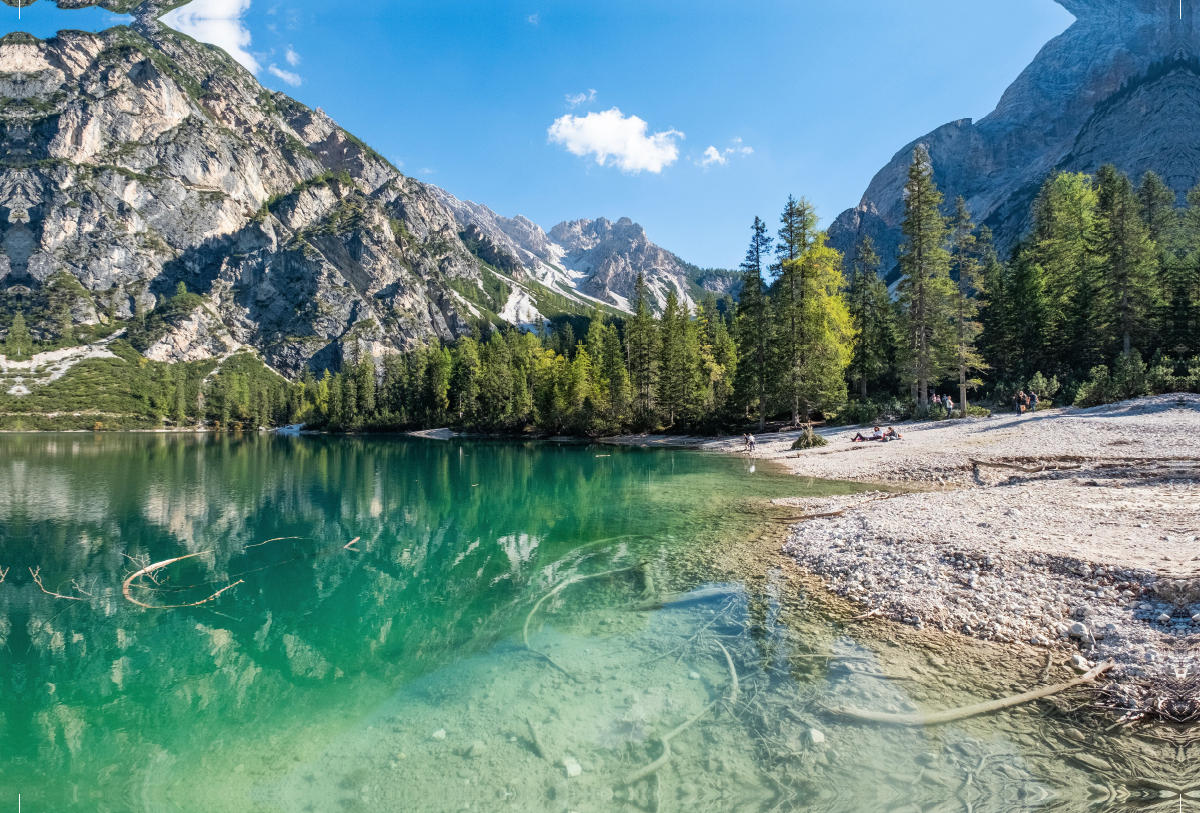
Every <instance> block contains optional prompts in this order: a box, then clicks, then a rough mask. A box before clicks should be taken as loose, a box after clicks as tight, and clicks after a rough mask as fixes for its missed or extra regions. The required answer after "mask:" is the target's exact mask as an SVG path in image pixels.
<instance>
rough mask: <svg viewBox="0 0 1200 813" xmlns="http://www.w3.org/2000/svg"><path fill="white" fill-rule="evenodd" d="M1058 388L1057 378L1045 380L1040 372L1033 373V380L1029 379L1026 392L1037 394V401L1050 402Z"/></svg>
mask: <svg viewBox="0 0 1200 813" xmlns="http://www.w3.org/2000/svg"><path fill="white" fill-rule="evenodd" d="M1060 388H1061V387H1060V385H1059V383H1058V377H1057V376H1051V377H1050V378H1049V379H1047V378H1046V377H1045V376H1044V375H1042V373H1041V371H1038V372H1036V373H1034V374H1033V378H1031V379H1029V384H1028V385H1026V390H1028V391H1030V392H1036V393H1037V397H1038V399H1039V401H1048V400H1050V399H1051V398H1053V397H1054V396H1055V394H1056V393H1057V392H1058V391H1059V389H1060Z"/></svg>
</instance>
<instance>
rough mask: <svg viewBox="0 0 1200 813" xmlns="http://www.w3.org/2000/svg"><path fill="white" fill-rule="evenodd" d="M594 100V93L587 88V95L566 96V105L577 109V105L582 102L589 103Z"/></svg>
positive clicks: (593, 90) (569, 94) (591, 89)
mask: <svg viewBox="0 0 1200 813" xmlns="http://www.w3.org/2000/svg"><path fill="white" fill-rule="evenodd" d="M595 99H596V91H595V89H593V88H588V92H587V93H574V94H572V93H568V94H567V104H569V105H571V107H579V105H581V104H583V103H584V102H591V101H594V100H595Z"/></svg>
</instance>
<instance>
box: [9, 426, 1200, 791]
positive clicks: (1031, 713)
mask: <svg viewBox="0 0 1200 813" xmlns="http://www.w3.org/2000/svg"><path fill="white" fill-rule="evenodd" d="M855 488H856V487H855V486H851V485H848V484H837V483H812V482H808V481H802V480H799V479H797V478H792V477H786V476H781V475H778V474H774V473H771V472H765V471H762V470H761V469H760V470H759V471H756V472H751V470H750V467H749V465H748V463H747V461H744V460H741V459H738V458H732V457H724V456H713V455H706V454H703V453H697V452H684V451H665V450H658V451H641V450H632V449H619V448H609V447H593V446H557V445H549V444H508V443H482V442H477V443H473V442H451V443H446V442H439V441H429V440H419V439H408V438H394V439H344V438H342V439H330V438H275V437H256V436H252V437H246V438H240V439H235V438H218V439H198V438H194V437H186V438H184V437H163V436H147V435H105V436H97V437H93V436H90V435H8V436H0V567H2V568H4V570H5V572H6V574H7V575H6V577H5V580H4V582H3V584H0V638H2V639H3V648H2V649H0V799H5V800H7V799H9V798H12V799H15V797H16V795H17V793H20V794H21V795H22V800H23V810H26V811H35V812H36V811H44V810H45V811H48V810H54V811H69V810H80V811H83V810H87V811H93V810H99V811H139V813H140V812H141V811H146V812H149V811H160V810H180V811H189V812H190V811H227V810H253V811H289V812H290V811H309V810H314V811H315V810H320V811H336V810H361V811H399V810H403V811H431V812H432V811H458V810H505V811H507V810H521V811H548V812H550V811H554V812H557V811H578V813H585V811H607V810H620V811H638V810H644V811H657V810H681V811H683V810H687V811H690V810H708V811H764V812H765V811H772V810H845V811H856V810H874V809H879V810H910V811H911V810H921V811H929V810H963V809H969V810H976V811H979V810H1042V809H1080V810H1084V809H1087V810H1093V809H1126V808H1128V809H1143V808H1144V807H1145V806H1146V805H1150V806H1158V805H1162V804H1165V803H1166V802H1167V801H1170V802H1172V804H1173V805H1174V806H1172V807H1171V809H1176V808H1177V807H1178V806H1179V805H1183V806H1184V809H1189V808H1187V805H1188V804H1194V803H1195V802H1194V800H1193V799H1192V797H1191V796H1186V795H1185V796H1183V797H1179V795H1178V794H1176V793H1174V792H1173V790H1171V789H1175V788H1178V789H1186V787H1185V785H1186V782H1187V781H1189V780H1188V779H1187V777H1189V776H1193V775H1194V774H1195V769H1194V768H1193V767H1190V766H1191V765H1193V764H1194V760H1192V759H1191V755H1190V753H1189V752H1188V750H1187V746H1186V744H1180V745H1178V746H1176V745H1172V744H1170V742H1169V740H1164V739H1163V738H1162V737H1161V735H1160V736H1159V738H1158V740H1146V741H1133V742H1132V744H1131V743H1130V742H1127V741H1125V740H1118V739H1115V738H1114V737H1110V736H1108V735H1105V734H1103V733H1101V732H1100V731H1099V730H1098V729H1097V730H1095V731H1093V730H1087V729H1085V731H1079V730H1078V729H1077V728H1074V727H1075V726H1077V725H1082V723H1078V722H1077V721H1075V720H1074V719H1072V718H1070V717H1069V715H1067V714H1065V713H1062V714H1059V713H1056V712H1055V707H1054V706H1049V705H1042V706H1037V707H1030V708H1027V709H1022V710H1020V711H1017V712H1012V713H1009V714H1002V715H995V716H993V717H989V718H983V719H978V720H973V721H968V722H965V723H963V724H955V725H952V726H944V727H941V728H938V729H930V730H920V729H916V730H913V729H891V728H880V727H872V726H863V725H857V724H845V723H842V722H839V721H837V720H836V719H831V718H830V716H829V714H828V712H826V711H825V709H824V707H825V706H828V705H839V704H843V705H853V706H858V707H863V708H876V709H880V710H892V711H896V710H901V709H917V708H946V707H948V706H954V705H959V704H965V703H967V702H972V701H975V700H978V699H980V696H981V695H982V696H984V697H990V696H995V695H996V694H1004V693H1009V692H1010V691H1012V690H1013V689H1012V688H1010V687H1008V686H1007V685H1006V684H1005V682H1004V676H1003V673H1011V674H1010V675H1009V676H1010V677H1012V678H1013V679H1014V680H1017V682H1018V683H1021V682H1022V681H1024V682H1026V683H1027V682H1028V681H1029V680H1034V681H1036V679H1037V678H1036V675H1037V674H1038V673H1040V672H1041V664H1039V663H1030V664H1021V663H1019V662H1018V663H1004V662H994V663H981V662H979V661H978V659H977V653H976V654H974V655H972V654H970V653H967V654H966V656H965V657H963V658H961V659H956V658H955V656H954V654H953V653H946V652H943V653H942V654H941V655H938V654H936V653H931V652H927V651H923V650H921V649H919V648H917V647H915V646H913V645H910V644H904V645H898V643H897V642H896V641H889V640H886V639H883V640H878V639H873V638H871V637H870V633H869V631H867V630H865V629H860V628H858V627H857V625H849V626H847V625H845V624H843V623H842V621H840V620H839V617H838V614H837V612H835V611H834V610H832V609H831V608H829V607H827V606H825V605H823V604H822V603H821V599H820V598H819V597H816V596H814V597H812V600H811V602H807V601H806V600H805V598H804V597H803V596H802V595H801V596H799V599H798V601H797V600H796V589H795V587H794V586H793V585H792V584H791V583H789V582H788V581H787V580H785V579H784V578H783V577H782V576H781V575H780V574H779V573H778V572H777V571H769V572H764V568H763V567H761V566H757V565H754V564H749V565H747V566H746V567H744V568H742V567H740V565H739V562H738V561H737V559H738V556H739V555H740V554H734V555H732V556H730V555H728V554H725V553H724V552H725V551H729V550H731V549H734V548H735V547H736V544H735V543H738V542H741V541H744V540H745V539H747V538H748V537H751V536H753V535H756V534H757V533H759V532H760V529H761V528H762V527H763V523H764V519H765V517H766V515H768V514H770V513H772V510H771V509H769V508H768V507H767V506H766V502H767V501H768V500H769V499H771V498H775V497H783V496H798V495H813V494H820V493H833V492H846V491H850V490H854V489H855ZM792 511H794V509H792ZM774 513H775V514H776V515H778V514H779V513H780V512H779V511H778V510H775V511H774ZM784 513H787V512H784ZM775 527H779V526H775ZM356 538H357V539H358V541H357V542H356V543H354V544H353V545H351V546H350V547H346V546H347V543H349V542H350V541H351V540H352V539H356ZM193 554H194V555H193ZM185 556H190V558H186V559H182V560H180V561H177V562H174V563H173V564H170V565H167V566H164V567H161V568H158V569H155V570H153V571H151V572H150V573H149V574H148V575H144V576H141V577H136V573H137V571H139V570H142V569H143V568H145V567H146V566H148V565H151V564H153V563H158V562H162V561H164V560H168V559H175V558H177V557H185ZM731 559H732V561H731ZM607 571H612V572H611V573H608V575H604V576H594V577H590V576H593V574H600V573H605V572H607ZM35 574H36V577H37V579H36V580H35V578H34V576H35ZM131 576H134V578H132V579H131ZM743 576H745V578H744V579H743ZM584 577H589V578H584ZM573 578H574V579H576V580H575V581H569V580H571V579H573ZM37 581H40V582H41V586H40V587H39V585H38V583H37ZM793 581H794V580H793ZM125 585H127V587H125V589H123V586H125ZM218 591H221V592H219V594H218V595H216V596H215V598H213V596H214V594H217V593H218ZM126 593H128V597H127V596H126ZM53 594H57V595H53ZM788 596H791V599H792V600H790V601H788V600H786V599H787V598H788ZM140 605H151V606H153V607H166V606H168V605H195V606H174V608H172V609H147V608H145V607H143V606H140ZM788 607H791V609H788ZM526 636H528V643H529V648H526V646H525V642H526ZM726 653H728V657H727V656H726ZM730 665H732V666H733V668H734V671H735V673H736V674H737V678H738V686H737V690H736V692H735V690H734V687H733V679H732V676H731V673H730ZM884 673H887V674H888V675H890V676H891V677H892V678H895V679H885V677H884ZM1020 688H1025V684H1023V685H1021V686H1020ZM1017 690H1019V689H1017ZM1077 701H1078V698H1074V699H1072V700H1071V702H1069V703H1067V702H1064V706H1063V708H1064V709H1069V707H1070V706H1071V705H1075V704H1076V703H1077ZM693 719H694V720H695V722H694V723H693V724H692V725H691V726H690V727H688V728H686V729H685V730H684V731H682V732H681V733H679V734H678V735H676V736H675V737H674V738H673V739H671V750H672V755H671V757H670V759H669V761H668V762H667V763H666V764H665V765H663V766H662V767H661V768H660V769H659V770H658V771H657V772H654V773H651V774H648V775H646V776H645V777H643V778H640V779H637V780H636V781H633V782H630V781H629V779H630V778H631V777H632V776H634V775H636V773H637V772H638V771H639V770H641V769H643V768H644V767H645V766H647V765H649V764H650V763H652V762H653V761H654V760H656V759H657V758H659V757H660V755H661V754H662V753H663V748H662V745H661V744H660V741H659V738H660V737H661V736H662V735H664V734H666V733H668V732H670V731H671V730H672V729H675V728H676V727H678V726H680V725H681V724H682V723H685V722H687V721H689V720H693ZM814 729H815V730H817V731H819V732H820V735H823V737H824V739H825V741H824V742H814V739H820V738H821V737H820V735H819V736H816V737H814V735H813V733H812V732H813V730H814ZM1067 729H1071V731H1070V732H1068V733H1064V732H1065V731H1067ZM535 731H536V735H535V733H534V732H535ZM1076 735H1078V736H1079V737H1084V738H1085V739H1088V745H1087V747H1086V748H1084V747H1083V746H1082V745H1081V743H1080V741H1079V740H1078V739H1077V737H1076ZM1164 743H1166V744H1164ZM1084 750H1086V751H1087V752H1088V754H1089V755H1099V758H1100V759H1102V760H1105V761H1104V762H1102V763H1091V764H1089V763H1087V762H1086V761H1084V762H1081V761H1080V760H1079V758H1078V754H1079V753H1081V752H1082V751H1084ZM543 755H544V756H543ZM564 759H566V760H567V761H568V762H570V761H571V760H574V761H575V762H576V763H577V764H578V765H579V768H580V772H579V774H578V775H577V776H570V775H569V773H570V772H573V769H572V770H570V771H569V769H568V767H567V765H564V764H563V760H564ZM1164 777H1166V781H1165V782H1164V780H1163V778H1164ZM1148 778H1149V779H1148ZM1154 778H1156V780H1155V779H1154ZM1147 781H1150V785H1148V784H1147ZM1154 781H1157V786H1154ZM1164 788H1167V789H1166V790H1164ZM1164 809H1166V808H1164Z"/></svg>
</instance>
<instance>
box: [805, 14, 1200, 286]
mask: <svg viewBox="0 0 1200 813" xmlns="http://www.w3.org/2000/svg"><path fill="white" fill-rule="evenodd" d="M1059 2H1060V3H1061V4H1062V5H1063V6H1065V7H1066V8H1067V10H1068V11H1070V12H1071V13H1072V14H1074V15H1075V17H1076V22H1075V23H1074V24H1072V25H1071V27H1070V28H1069V29H1067V31H1065V32H1064V33H1063V34H1061V35H1060V36H1058V37H1056V38H1055V39H1054V40H1052V41H1051V42H1050V43H1048V44H1047V45H1046V46H1045V47H1044V48H1043V49H1042V51H1041V52H1040V53H1039V54H1038V56H1037V58H1036V59H1034V61H1033V62H1032V63H1031V64H1030V65H1029V67H1027V68H1026V69H1025V71H1024V72H1022V74H1021V75H1020V76H1019V77H1018V78H1017V80H1016V81H1015V82H1013V84H1012V85H1011V86H1010V87H1009V88H1008V90H1007V91H1005V93H1004V96H1003V97H1002V98H1001V100H1000V103H999V104H998V105H997V107H996V109H995V110H994V111H993V112H992V113H990V114H989V115H988V116H987V117H985V118H983V119H981V120H980V121H978V122H974V123H973V122H971V120H969V119H963V120H961V121H956V122H952V123H950V124H947V125H944V126H943V127H939V128H938V129H937V130H934V131H933V132H932V133H929V134H928V135H926V136H924V137H922V138H920V139H917V140H916V141H913V142H912V143H910V144H908V145H906V146H905V147H904V148H903V149H902V150H900V152H898V153H897V154H896V156H895V157H894V158H893V159H892V160H891V162H890V163H889V164H888V165H887V166H886V167H884V168H883V169H882V170H880V172H879V173H878V174H877V175H876V176H875V178H874V179H873V180H872V181H871V184H870V186H869V187H868V188H867V191H866V193H865V194H864V195H863V198H862V201H861V202H860V204H859V205H858V206H857V207H855V208H854V209H850V210H847V211H846V212H843V213H842V214H841V215H840V216H839V217H838V218H837V220H836V221H835V222H834V223H833V225H832V226H831V227H830V231H829V234H830V244H831V245H832V246H833V247H835V248H837V249H839V250H840V251H842V252H843V253H845V254H846V255H847V257H849V256H852V254H853V251H854V247H855V245H856V244H857V243H858V241H859V240H861V239H862V237H864V236H868V235H869V236H871V237H872V238H873V239H874V241H875V244H876V247H877V250H878V251H879V253H880V255H881V257H882V258H883V261H884V262H883V267H882V269H881V273H882V274H884V275H889V274H891V275H893V276H894V275H895V273H896V266H895V264H896V257H897V250H898V247H899V245H900V242H901V237H900V232H899V226H900V221H901V218H902V217H903V209H904V202H903V196H902V190H903V186H904V181H905V176H906V172H907V168H908V164H909V163H910V161H911V159H912V151H913V148H914V147H916V145H917V144H918V143H920V144H924V145H925V146H926V148H927V149H928V150H929V153H930V156H931V158H932V160H933V166H934V178H935V180H936V181H937V183H938V185H939V187H940V188H941V189H942V190H943V192H944V193H945V195H946V199H947V202H948V203H949V204H952V203H953V201H954V198H955V197H957V196H958V195H962V196H963V197H964V198H965V199H966V201H967V203H968V205H969V206H970V208H971V211H972V212H973V214H974V215H975V218H976V222H985V223H987V224H988V225H989V226H991V227H992V228H993V230H994V231H995V232H996V236H997V243H998V246H999V248H1000V249H1001V251H1002V252H1006V251H1007V249H1008V248H1010V247H1011V246H1012V245H1013V244H1014V243H1015V242H1016V241H1017V240H1018V239H1019V238H1020V237H1021V235H1022V234H1023V233H1024V232H1025V231H1026V230H1027V229H1028V226H1029V216H1030V211H1029V210H1030V206H1031V204H1032V202H1033V199H1034V197H1035V196H1036V195H1037V191H1038V189H1039V188H1040V186H1041V184H1042V182H1043V181H1044V180H1045V178H1046V177H1047V176H1048V175H1049V174H1050V173H1052V172H1054V171H1056V170H1066V171H1083V172H1093V171H1095V170H1096V169H1098V168H1099V167H1100V166H1101V165H1103V164H1105V163H1109V162H1111V163H1113V164H1115V165H1116V166H1117V167H1119V168H1120V169H1122V170H1124V171H1125V172H1127V173H1128V174H1129V175H1130V176H1131V177H1133V178H1134V179H1135V180H1136V179H1137V178H1138V177H1140V176H1141V175H1142V173H1144V172H1146V171H1147V170H1151V169H1152V170H1154V171H1155V172H1157V173H1159V174H1160V175H1162V176H1163V179H1164V180H1165V181H1166V182H1167V183H1168V184H1169V185H1170V186H1171V187H1172V188H1173V189H1174V190H1175V191H1176V192H1177V193H1179V194H1180V195H1182V194H1184V193H1186V191H1187V190H1188V189H1190V188H1191V187H1192V186H1193V185H1194V184H1195V183H1196V182H1197V179H1200V146H1198V145H1197V142H1196V139H1195V138H1194V133H1195V132H1196V131H1197V129H1198V128H1200V6H1197V4H1195V3H1188V2H1184V3H1183V6H1182V19H1181V18H1180V4H1179V2H1178V0H1059Z"/></svg>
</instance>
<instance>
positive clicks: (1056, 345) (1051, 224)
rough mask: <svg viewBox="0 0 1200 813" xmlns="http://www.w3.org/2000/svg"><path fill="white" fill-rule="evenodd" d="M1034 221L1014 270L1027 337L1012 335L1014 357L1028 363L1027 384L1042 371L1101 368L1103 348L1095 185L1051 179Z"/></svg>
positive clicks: (1015, 297)
mask: <svg viewBox="0 0 1200 813" xmlns="http://www.w3.org/2000/svg"><path fill="white" fill-rule="evenodd" d="M1033 220H1034V224H1033V231H1032V234H1031V237H1030V239H1029V240H1028V241H1027V242H1026V244H1025V245H1024V246H1023V247H1022V253H1021V256H1020V258H1019V260H1018V261H1017V262H1015V263H1014V275H1013V278H1012V283H1013V284H1012V286H1011V296H1012V304H1013V311H1012V317H1013V319H1014V320H1015V321H1014V325H1016V324H1019V325H1020V328H1021V329H1020V330H1014V331H1013V332H1012V341H1013V342H1014V345H1013V347H1012V348H1011V349H1012V350H1013V351H1014V352H1016V353H1018V354H1019V355H1020V357H1021V358H1022V359H1023V360H1024V363H1023V365H1022V366H1023V368H1024V369H1023V371H1022V377H1024V376H1026V375H1029V374H1031V373H1033V372H1036V371H1039V370H1044V371H1047V372H1053V373H1055V374H1059V375H1069V374H1070V371H1071V368H1072V367H1073V366H1076V365H1080V364H1086V365H1088V366H1090V365H1092V364H1098V363H1099V362H1100V353H1101V349H1102V345H1103V343H1104V342H1103V333H1104V324H1105V320H1104V315H1103V312H1102V311H1103V309H1102V308H1100V307H1099V302H1098V299H1097V297H1098V296H1099V295H1100V290H1101V289H1100V280H1099V278H1098V276H1097V271H1098V266H1097V264H1096V263H1095V260H1094V258H1093V251H1094V248H1095V242H1096V191H1095V189H1094V187H1093V185H1092V179H1091V178H1090V177H1089V176H1087V175H1085V174H1083V173H1065V172H1064V173H1057V174H1055V175H1053V176H1051V177H1050V178H1048V179H1047V180H1046V182H1045V183H1044V184H1043V185H1042V188H1041V190H1040V192H1039V193H1038V197H1037V200H1036V201H1035V202H1034V207H1033ZM1084 359H1087V360H1088V361H1083V360H1084Z"/></svg>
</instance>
